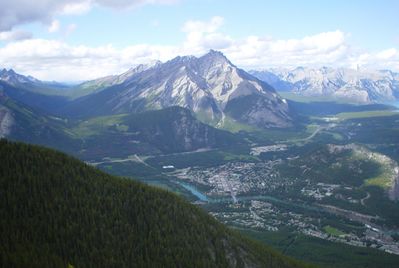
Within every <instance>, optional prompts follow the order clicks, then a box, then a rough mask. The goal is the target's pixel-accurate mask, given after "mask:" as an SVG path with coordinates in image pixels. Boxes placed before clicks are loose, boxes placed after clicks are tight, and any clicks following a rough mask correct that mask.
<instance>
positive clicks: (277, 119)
mask: <svg viewBox="0 0 399 268" xmlns="http://www.w3.org/2000/svg"><path fill="white" fill-rule="evenodd" d="M114 79H115V78H114ZM97 81H98V82H101V80H97ZM121 81H122V83H119V84H118V83H117V84H114V85H112V86H110V87H105V88H101V87H102V86H101V84H99V85H98V88H100V90H98V91H96V89H94V91H95V93H93V94H89V95H86V96H83V97H81V98H78V99H76V100H75V101H74V102H72V104H71V105H69V107H67V108H66V113H69V114H70V115H72V116H73V115H74V116H78V115H82V114H84V113H85V112H86V115H93V114H98V115H103V114H104V113H107V112H108V113H109V112H111V113H114V114H116V113H123V112H137V111H142V110H156V109H161V108H165V107H170V106H181V107H185V108H187V109H189V110H192V111H193V112H195V113H196V114H197V115H201V116H202V117H203V118H206V121H208V122H213V124H214V125H221V124H223V120H224V118H225V117H226V114H225V111H224V109H225V107H226V106H227V104H228V103H229V102H230V101H232V100H234V99H239V98H240V97H246V96H250V95H254V96H257V99H258V100H259V101H258V104H259V105H258V108H260V109H262V110H265V111H267V112H268V114H269V116H270V120H269V118H257V117H256V113H253V111H245V112H247V115H248V117H251V120H250V122H252V123H253V124H255V125H256V126H258V127H269V126H274V127H287V126H290V125H291V124H292V119H291V116H290V111H289V107H288V105H287V103H286V102H285V101H284V99H282V98H281V97H280V96H279V95H278V94H277V93H276V92H275V91H274V89H273V88H272V87H271V86H269V85H268V84H267V83H265V82H262V81H260V80H259V79H257V78H255V77H253V76H252V75H250V74H248V73H246V72H245V71H243V70H241V69H239V68H237V67H236V66H235V65H233V64H232V63H231V62H230V61H229V60H228V59H227V58H226V57H225V56H224V55H223V54H222V53H220V52H217V51H214V50H211V51H210V52H209V53H207V54H205V55H203V56H201V57H198V58H197V57H194V56H183V57H180V56H178V57H176V58H174V59H172V60H169V61H167V62H165V63H162V64H161V63H158V64H155V65H153V66H152V67H150V68H145V69H144V70H142V71H141V72H135V73H134V74H133V75H131V76H130V77H129V78H127V79H125V80H121ZM91 84H92V85H93V84H95V82H94V81H93V82H91ZM94 103H100V105H101V107H99V108H93V109H92V111H90V112H87V111H85V110H84V109H83V107H87V106H93V105H94ZM233 119H234V120H240V118H233ZM242 123H247V122H242Z"/></svg>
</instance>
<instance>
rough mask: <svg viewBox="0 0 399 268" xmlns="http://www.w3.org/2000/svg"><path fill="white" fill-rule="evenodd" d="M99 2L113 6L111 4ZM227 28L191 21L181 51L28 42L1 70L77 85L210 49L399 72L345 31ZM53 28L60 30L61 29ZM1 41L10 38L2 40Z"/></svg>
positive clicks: (5, 56)
mask: <svg viewBox="0 0 399 268" xmlns="http://www.w3.org/2000/svg"><path fill="white" fill-rule="evenodd" d="M69 2H70V1H69ZM98 2H102V4H104V5H106V4H108V1H106V0H105V1H98ZM109 2H114V1H109ZM127 2H129V3H133V2H134V3H135V4H143V3H144V2H146V3H150V2H151V3H153V2H155V1H115V7H118V6H120V5H123V4H126V3H127ZM156 2H164V3H166V2H168V1H156ZM223 24H224V19H223V18H222V17H218V16H216V17H213V18H211V19H209V20H208V21H198V20H191V21H187V22H186V23H184V25H183V26H182V28H181V31H182V32H184V33H185V39H184V41H183V42H182V43H181V44H179V45H176V46H165V45H152V44H136V45H131V46H127V47H124V48H116V47H114V46H113V45H112V44H111V45H104V46H97V47H90V46H83V45H80V46H74V45H69V44H67V43H65V42H64V41H60V40H45V39H25V40H20V41H16V42H11V43H8V44H6V45H5V46H4V47H1V48H0V67H7V68H10V67H12V68H14V69H16V70H17V71H18V72H21V73H25V74H31V75H33V76H36V77H38V78H40V79H46V80H59V81H74V80H75V81H77V80H86V79H93V78H97V77H100V76H105V75H109V74H117V73H121V72H123V71H126V70H127V69H129V68H130V67H132V66H134V65H137V64H140V63H146V62H149V61H152V60H161V61H166V60H169V59H171V58H173V57H175V56H178V55H196V56H200V55H202V54H204V53H206V52H207V51H208V50H209V49H217V50H220V51H222V52H223V53H224V54H225V55H226V56H227V57H228V58H229V59H230V60H231V61H232V62H233V63H234V64H236V65H237V66H239V67H242V68H244V69H260V68H270V67H296V66H315V67H316V66H323V65H326V66H341V67H353V68H356V67H357V66H362V67H366V68H367V67H370V68H373V69H392V70H394V71H399V51H398V50H397V49H396V48H387V49H385V50H383V51H377V52H373V53H371V52H364V51H359V50H357V49H354V48H352V47H351V46H350V45H349V44H348V38H349V35H348V34H346V33H344V32H342V31H340V30H336V31H330V32H323V33H318V34H314V35H310V36H304V37H302V38H299V39H274V38H271V37H262V36H247V37H245V38H242V39H234V38H232V37H230V36H229V35H226V34H224V33H223V32H222V31H221V27H222V25H223ZM50 28H51V25H50ZM50 28H49V30H50ZM52 28H53V30H55V29H56V28H57V27H56V26H54V27H52ZM1 38H10V37H4V36H3V37H2V35H1V34H0V40H1ZM22 39H23V38H22Z"/></svg>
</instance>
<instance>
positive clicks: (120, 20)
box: [0, 0, 399, 81]
mask: <svg viewBox="0 0 399 268" xmlns="http://www.w3.org/2000/svg"><path fill="white" fill-rule="evenodd" d="M398 13H399V1H394V0H392V1H388V0H380V1H372V0H369V1H358V0H351V1H349V0H346V1H344V0H335V1H320V0H319V1H316V0H302V1H299V0H297V1H294V0H286V1H254V0H253V1H231V0H230V1H226V0H202V1H200V0H114V1H112V0H53V1H52V0H36V1H30V0H13V1H11V0H10V1H8V0H7V2H4V1H1V3H0V67H5V68H14V69H16V70H17V71H19V72H22V73H26V74H33V75H35V76H37V77H39V78H41V79H50V80H68V81H71V80H83V79H91V78H95V77H97V76H103V75H108V74H114V73H119V72H122V71H124V70H126V69H128V68H130V67H132V66H134V65H136V64H139V63H146V62H149V61H151V60H162V61H166V60H168V59H171V58H173V57H175V56H177V55H187V54H193V55H201V54H203V53H206V51H208V50H209V49H211V48H213V49H218V50H221V51H222V52H223V53H224V54H225V55H226V56H227V57H229V58H230V59H231V61H232V62H233V63H235V64H237V65H238V66H240V67H242V68H245V69H254V68H255V69H263V68H271V67H287V68H291V67H295V66H298V65H303V66H315V67H317V66H323V65H327V66H334V67H349V68H354V67H357V66H361V67H364V68H379V69H393V70H395V71H399V16H398Z"/></svg>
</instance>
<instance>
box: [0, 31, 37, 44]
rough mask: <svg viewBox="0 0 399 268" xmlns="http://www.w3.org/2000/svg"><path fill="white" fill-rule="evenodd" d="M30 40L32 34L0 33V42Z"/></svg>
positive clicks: (18, 32) (25, 32)
mask: <svg viewBox="0 0 399 268" xmlns="http://www.w3.org/2000/svg"><path fill="white" fill-rule="evenodd" d="M30 38H32V33H30V32H27V31H23V30H14V31H7V32H0V41H6V42H9V41H19V40H25V39H30Z"/></svg>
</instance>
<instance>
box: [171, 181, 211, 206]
mask: <svg viewBox="0 0 399 268" xmlns="http://www.w3.org/2000/svg"><path fill="white" fill-rule="evenodd" d="M178 184H180V185H181V186H182V187H183V188H184V189H186V190H188V191H190V193H192V194H193V195H195V196H196V197H197V198H198V199H199V200H201V201H204V202H208V201H209V200H208V197H207V196H206V195H204V194H203V193H201V192H199V191H198V190H197V189H195V187H194V186H191V185H189V184H187V183H184V182H178Z"/></svg>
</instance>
